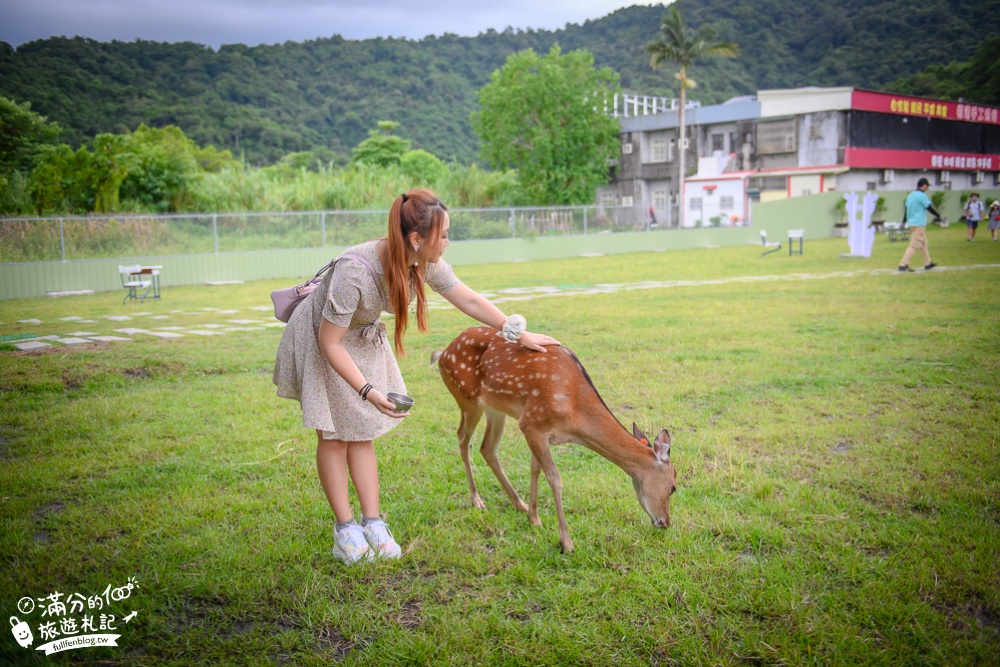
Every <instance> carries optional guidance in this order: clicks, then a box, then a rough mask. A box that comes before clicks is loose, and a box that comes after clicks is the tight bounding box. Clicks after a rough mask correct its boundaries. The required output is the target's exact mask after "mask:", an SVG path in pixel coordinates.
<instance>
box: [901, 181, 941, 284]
mask: <svg viewBox="0 0 1000 667" xmlns="http://www.w3.org/2000/svg"><path fill="white" fill-rule="evenodd" d="M930 186H931V184H930V183H929V182H928V181H927V179H926V178H921V179H920V180H919V181H917V189H916V190H914V191H913V192H911V193H910V194H909V195H907V197H906V204H905V209H904V211H903V225H906V226H909V227H910V245H909V246H907V247H906V252H905V253H903V260H902V261H901V262H900V263H899V271H900V272H901V273H906V272H912V271H913V269H911V268H910V258H911V257H913V253H915V252H916V251H917V250H919V251H920V252H922V253H923V255H924V271H930V270H931V269H933V268H934V267H935V266H937V264H935V263H934V262H932V261H931V254H930V252H928V251H927V211H930V212H931V213H933V214H934V216H935V217H936V218H940V217H941V215H940V214H939V213H938V212H937V211H935V210H934V207H933V206H931V199H930V197H928V196H927V188H929V187H930Z"/></svg>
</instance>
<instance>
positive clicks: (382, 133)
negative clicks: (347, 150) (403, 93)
mask: <svg viewBox="0 0 1000 667" xmlns="http://www.w3.org/2000/svg"><path fill="white" fill-rule="evenodd" d="M397 127H399V123H394V122H392V121H391V120H380V121H379V122H378V128H379V129H377V130H371V131H370V132H369V133H368V138H367V139H365V140H364V141H362V142H361V143H360V144H358V145H357V147H356V148H355V149H354V152H353V154H352V157H351V161H352V162H365V163H368V164H375V165H378V166H380V167H388V166H389V165H393V164H399V161H400V160H401V159H402V157H403V153H405V152H406V151H408V150H410V142H409V141H408V140H406V139H402V138H400V137H396V136H393V134H392V131H393V130H395V129H396V128H397Z"/></svg>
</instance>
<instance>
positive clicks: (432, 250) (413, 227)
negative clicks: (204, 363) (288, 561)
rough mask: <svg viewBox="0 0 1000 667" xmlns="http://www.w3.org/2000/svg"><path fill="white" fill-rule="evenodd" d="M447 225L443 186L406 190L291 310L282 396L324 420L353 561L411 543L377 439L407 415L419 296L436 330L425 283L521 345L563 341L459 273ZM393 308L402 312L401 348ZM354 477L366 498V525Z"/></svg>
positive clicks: (336, 536) (320, 451) (327, 461)
mask: <svg viewBox="0 0 1000 667" xmlns="http://www.w3.org/2000/svg"><path fill="white" fill-rule="evenodd" d="M449 225H450V221H449V220H448V210H447V208H446V207H445V206H444V204H442V203H441V201H440V200H439V199H438V198H437V196H435V195H434V193H432V192H430V191H428V190H420V189H414V190H410V191H409V192H407V193H406V194H404V195H400V196H399V197H397V198H396V199H395V201H393V203H392V208H391V209H390V211H389V224H388V233H387V234H386V236H385V237H384V238H381V239H376V240H373V241H369V242H367V243H362V244H361V245H358V246H355V247H353V248H350V249H348V250H347V251H345V252H344V253H343V254H342V255H341V256H340V258H338V259H337V260H336V262H335V263H334V264H333V267H332V268H331V269H330V270H329V271H327V272H326V274H325V276H324V277H323V280H322V282H321V283H320V284H319V286H318V287H317V288H316V289H315V291H313V292H312V293H311V294H309V296H307V297H306V298H305V299H304V300H303V301H302V302H301V304H300V305H299V306H298V307H297V308H296V310H295V311H294V312H293V313H292V316H291V318H290V319H289V320H288V326H287V327H286V328H285V331H284V333H283V334H282V337H281V344H280V345H279V347H278V353H277V358H276V360H275V365H274V383H275V384H276V385H277V387H278V395H279V396H281V397H283V398H291V399H295V400H297V401H298V402H299V404H300V406H301V408H302V425H303V426H304V427H306V428H309V429H313V430H315V431H316V438H317V446H316V467H317V471H318V473H319V479H320V483H321V485H322V487H323V491H324V492H325V494H326V498H327V501H328V502H329V503H330V508H331V509H332V510H333V513H334V516H335V518H336V526H335V527H334V530H333V542H334V546H333V555H334V556H335V557H336V558H338V559H340V560H342V561H344V562H346V563H353V562H356V561H359V560H372V559H374V558H380V557H384V558H399V557H400V555H401V554H402V549H401V548H400V546H399V544H397V542H396V540H395V539H394V538H393V535H392V533H391V532H390V530H389V527H388V526H387V525H386V523H385V521H383V519H382V516H381V513H380V507H379V481H378V465H377V459H376V455H375V447H374V439H375V438H377V437H379V436H381V435H384V434H385V433H387V432H388V431H389V430H391V429H392V428H394V427H395V426H397V425H398V424H399V423H400V420H401V419H402V418H404V417H406V416H407V414H408V413H407V412H398V411H397V405H399V404H397V403H395V402H394V401H392V400H390V399H389V397H388V396H387V394H388V393H389V392H396V393H399V394H406V385H405V383H404V382H403V378H402V375H401V374H400V370H399V365H398V364H397V363H396V358H395V356H394V354H393V349H395V351H396V353H398V354H404V348H403V335H404V333H405V332H406V329H407V324H408V322H409V308H410V304H411V302H412V301H413V300H414V299H416V302H417V306H416V315H417V326H418V328H419V329H420V330H421V331H426V330H427V303H426V296H425V291H424V285H425V284H426V285H430V287H431V289H433V290H434V291H435V292H437V293H438V294H440V295H442V296H443V297H444V298H445V299H447V300H448V301H449V302H451V303H452V304H453V305H454V306H455V307H456V308H458V309H459V310H460V311H462V312H463V313H465V314H467V315H469V316H470V317H472V318H474V319H476V320H478V321H480V322H482V323H483V324H485V325H487V326H489V327H490V331H491V332H492V335H493V336H494V337H496V338H497V340H500V341H502V342H504V344H505V345H508V346H509V347H511V348H516V349H524V350H525V351H526V352H527V351H528V350H532V351H534V352H540V353H546V350H547V347H548V346H553V345H559V341H557V340H556V339H554V338H552V337H550V336H546V335H542V334H536V333H531V332H529V331H527V330H526V323H525V320H524V318H523V317H521V316H520V315H512V316H510V317H507V316H506V315H505V314H504V313H503V312H502V311H501V310H500V309H499V308H497V307H496V306H495V305H493V304H492V303H491V302H490V301H489V300H488V299H486V298H484V297H483V296H481V295H479V294H477V293H476V292H474V291H473V290H471V289H469V288H468V287H466V286H465V285H464V284H462V282H461V281H459V280H458V278H456V277H455V274H454V272H453V271H452V269H451V267H450V266H449V265H448V263H447V262H445V261H444V260H443V259H442V258H441V255H442V253H443V252H444V251H445V249H446V248H447V247H448V227H449ZM383 311H387V312H391V313H392V314H393V315H394V316H395V325H394V332H393V345H392V346H391V347H390V345H389V340H388V336H387V333H386V328H385V325H384V324H382V322H381V320H380V317H381V314H382V312H383ZM557 349H561V348H557ZM539 356H542V355H539ZM348 476H350V480H352V481H353V482H354V487H355V490H356V491H357V495H358V502H359V504H360V506H361V524H360V525H359V524H358V523H357V522H356V521H355V519H354V512H353V510H352V507H351V502H350V499H349V497H348V486H349V485H348Z"/></svg>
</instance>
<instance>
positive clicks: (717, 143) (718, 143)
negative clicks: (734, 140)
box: [712, 134, 726, 153]
mask: <svg viewBox="0 0 1000 667" xmlns="http://www.w3.org/2000/svg"><path fill="white" fill-rule="evenodd" d="M722 141H723V135H721V134H713V135H712V152H713V153H714V152H715V151H723V150H726V149H725V146H724V145H723V143H722Z"/></svg>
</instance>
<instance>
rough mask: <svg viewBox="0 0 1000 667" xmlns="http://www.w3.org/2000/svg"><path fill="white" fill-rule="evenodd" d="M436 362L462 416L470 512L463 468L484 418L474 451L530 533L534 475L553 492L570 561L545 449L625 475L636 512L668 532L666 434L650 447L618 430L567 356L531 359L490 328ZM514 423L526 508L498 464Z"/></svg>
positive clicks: (557, 353) (550, 352) (550, 353)
mask: <svg viewBox="0 0 1000 667" xmlns="http://www.w3.org/2000/svg"><path fill="white" fill-rule="evenodd" d="M434 362H437V363H438V367H439V369H440V371H441V378H442V379H443V380H444V383H445V386H447V387H448V390H449V391H450V392H451V394H452V396H454V397H455V401H457V402H458V407H459V409H460V410H461V411H462V419H461V422H460V423H459V426H458V442H459V447H460V449H461V452H462V462H463V463H464V464H465V474H466V476H467V477H468V479H469V494H470V497H471V500H472V505H473V506H474V507H478V508H484V507H485V505H484V504H483V501H482V499H481V498H480V497H479V492H478V491H477V490H476V482H475V480H474V479H473V477H472V464H471V462H470V461H469V441H470V440H471V438H472V434H473V432H474V431H475V429H476V425H477V424H478V423H479V420H480V418H481V417H482V416H483V413H484V412H485V413H486V433H485V434H484V436H483V443H482V445H481V446H480V448H479V451H480V453H481V454H482V455H483V458H484V459H486V463H487V464H489V466H490V468H491V469H492V470H493V474H495V475H496V477H497V479H498V480H499V481H500V484H501V485H502V486H503V488H504V491H506V492H507V495H508V496H509V497H510V500H511V502H512V503H513V504H514V507H515V508H516V509H517V510H519V511H521V512H527V513H528V519H529V521H531V523H532V524H533V525H536V526H538V525H541V522H540V521H539V519H538V473H539V471H544V472H545V478H546V479H547V480H548V482H549V486H550V487H551V488H552V496H553V498H554V500H555V507H556V513H557V515H558V517H559V544H560V545H561V547H562V550H563V551H564V552H566V553H569V552H571V551H572V550H573V540H572V539H570V536H569V527H568V526H567V524H566V517H565V515H564V514H563V504H562V479H561V478H560V476H559V471H558V470H557V469H556V465H555V462H554V461H553V460H552V454H551V452H550V451H549V445H555V444H562V443H566V442H575V443H578V444H580V445H583V446H584V447H587V448H589V449H592V450H593V451H595V452H597V453H598V454H600V455H601V456H603V457H604V458H606V459H608V460H609V461H611V462H612V463H614V464H615V465H617V466H618V467H619V468H621V469H622V470H624V471H625V472H626V473H628V475H629V477H631V478H632V485H633V487H635V494H636V496H637V497H638V499H639V505H641V506H642V509H643V510H645V511H646V513H647V514H648V515H649V517H650V519H651V520H652V522H653V525H654V526H655V527H657V528H668V527H669V526H670V495H671V494H672V493H673V492H674V491H675V490H676V479H677V475H676V472H675V471H674V466H673V464H672V463H671V462H670V434H669V433H668V432H667V430H666V429H664V430H662V431H660V434H659V435H658V436H656V440H654V441H653V443H652V444H650V442H649V440H648V439H647V438H646V436H645V435H644V434H643V433H642V431H640V430H639V428H638V427H637V426H636V425H635V424H633V425H632V432H631V433H629V432H628V430H627V429H626V428H625V427H624V426H622V424H621V423H620V422H619V421H618V419H617V418H615V416H614V415H613V414H612V413H611V410H610V409H608V406H607V405H606V404H605V403H604V400H603V399H602V398H601V396H600V394H599V393H598V392H597V388H596V387H594V383H593V382H592V381H591V379H590V376H589V375H587V371H586V370H585V369H584V368H583V365H582V364H581V363H580V361H579V359H577V358H576V355H575V354H573V352H571V351H570V350H569V349H568V348H566V347H561V346H552V347H549V348H547V351H546V352H534V351H532V350H528V349H526V348H524V347H523V346H521V345H519V344H517V343H509V342H507V341H506V340H505V339H503V338H501V337H500V336H498V335H497V330H496V329H493V328H491V327H486V326H482V327H472V328H469V329H466V330H465V331H464V332H463V333H462V334H461V335H460V336H459V337H458V338H456V339H455V340H454V341H452V343H451V344H450V345H449V346H448V347H447V349H445V350H444V351H443V352H442V351H438V352H435V353H434V354H433V356H432V357H431V363H434ZM508 415H509V416H511V417H513V418H514V419H517V420H518V421H517V423H518V426H520V427H521V432H522V433H524V438H525V440H526V441H527V443H528V447H529V448H530V449H531V498H530V501H531V504H530V505H525V504H524V501H522V500H521V498H520V496H518V495H517V491H515V490H514V487H513V486H511V483H510V481H509V480H508V479H507V476H506V475H505V474H504V471H503V468H502V467H501V466H500V460H499V459H498V458H497V449H498V448H499V446H500V438H501V436H502V435H503V430H504V422H505V421H506V418H507V416H508Z"/></svg>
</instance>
